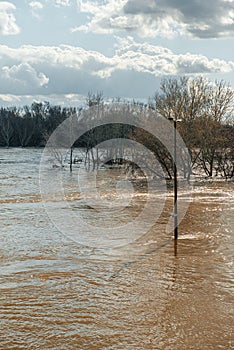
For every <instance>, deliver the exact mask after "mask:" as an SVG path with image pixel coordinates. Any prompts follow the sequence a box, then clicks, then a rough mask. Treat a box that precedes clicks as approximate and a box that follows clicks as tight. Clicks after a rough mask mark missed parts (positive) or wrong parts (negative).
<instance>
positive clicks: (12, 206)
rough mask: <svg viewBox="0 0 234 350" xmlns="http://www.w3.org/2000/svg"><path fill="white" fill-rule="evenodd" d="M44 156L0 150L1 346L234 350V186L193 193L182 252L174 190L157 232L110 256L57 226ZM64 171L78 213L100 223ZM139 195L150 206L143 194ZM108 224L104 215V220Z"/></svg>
mask: <svg viewBox="0 0 234 350" xmlns="http://www.w3.org/2000/svg"><path fill="white" fill-rule="evenodd" d="M41 154H42V150H40V149H8V150H7V149H0V206H1V211H0V241H1V245H0V266H1V270H0V349H1V350H8V349H15V350H16V349H17V350H20V349H30V350H34V349H35V350H37V349H41V350H46V349H54V350H55V349H56V350H60V349H61V350H62V349H64V350H69V349H74V350H78V349H79V350H86V349H87V350H94V349H100V350H101V349H102V350H104V349H105V350H107V349H113V350H125V349H126V350H128V349H129V350H138V349H139V350H140V349H146V350H148V349H149V350H150V349H155V350H157V349H162V350H218V349H224V350H228V349H233V348H234V343H233V342H232V339H233V249H234V238H233V237H234V231H233V230H234V184H233V183H219V184H217V183H216V184H208V185H203V184H200V185H199V186H198V185H197V186H195V187H194V189H193V193H192V197H193V201H192V203H191V204H190V206H189V209H188V211H187V213H186V215H185V217H184V219H183V221H182V222H181V223H180V226H179V240H178V243H177V247H175V245H174V242H173V240H172V233H169V234H168V233H167V232H166V229H165V227H166V222H167V216H168V213H169V212H170V210H172V209H171V204H172V203H173V195H172V194H173V193H170V192H169V193H168V195H167V199H166V203H165V206H164V209H163V212H162V214H161V215H160V217H159V219H158V220H157V221H156V222H155V224H154V225H153V226H152V228H151V229H150V231H149V232H148V233H147V234H146V235H143V236H142V237H140V238H139V239H137V240H136V241H134V242H132V243H130V244H129V245H127V246H125V247H122V248H119V249H116V250H115V253H113V254H110V253H109V252H105V250H101V249H96V250H95V248H93V247H90V246H89V245H87V246H85V245H81V244H79V243H77V242H74V241H72V240H71V239H70V238H69V237H67V236H66V235H64V234H63V233H62V232H60V231H59V230H58V229H57V228H56V227H55V225H54V223H53V222H51V220H50V219H49V217H48V215H47V211H46V210H45V207H44V205H43V203H42V201H41V196H40V190H39V164H40V159H41ZM51 171H52V172H53V171H54V172H57V171H61V170H59V169H52V170H51ZM63 172H64V175H63V176H64V179H65V182H66V186H67V188H68V192H69V193H68V197H69V196H70V197H69V201H70V202H71V205H72V206H73V207H72V210H76V211H78V212H82V215H84V216H86V218H87V219H89V220H94V218H95V215H92V213H90V210H91V209H90V207H89V206H88V205H87V206H85V205H84V203H83V202H82V205H81V204H80V203H81V202H80V200H81V199H80V198H79V194H78V193H77V189H76V176H77V174H76V171H74V173H73V174H72V175H70V174H69V169H67V170H63ZM103 173H104V175H103V176H104V178H105V176H107V175H106V173H105V172H104V171H103ZM52 174H53V173H52ZM109 192H110V193H109V194H108V191H107V194H106V195H107V196H108V195H111V191H109ZM133 196H134V206H133V207H132V208H135V209H136V210H141V207H142V206H143V205H144V200H145V196H144V191H143V190H142V191H141V190H140V189H139V188H138V189H137V190H136V191H135V192H134V194H133ZM68 197H67V198H68ZM153 200H154V199H153ZM155 201H157V197H156V196H155ZM52 205H54V208H55V210H56V208H57V207H56V205H57V204H56V203H54V204H53V203H52ZM152 207H153V206H152ZM137 208H138V209H137ZM103 209H105V208H103ZM135 209H134V210H135ZM129 210H130V211H129V213H130V212H131V215H132V216H134V213H133V209H131V208H130V209H129ZM152 210H153V208H152ZM129 213H128V212H124V215H123V216H124V218H125V220H128V215H130V214H129ZM109 218H110V215H109V212H108V211H105V210H103V212H102V219H101V220H102V222H104V223H105V224H106V223H108V220H109ZM123 220H124V219H123ZM103 225H104V224H103ZM99 226H100V223H99ZM101 229H102V228H101V226H100V231H101Z"/></svg>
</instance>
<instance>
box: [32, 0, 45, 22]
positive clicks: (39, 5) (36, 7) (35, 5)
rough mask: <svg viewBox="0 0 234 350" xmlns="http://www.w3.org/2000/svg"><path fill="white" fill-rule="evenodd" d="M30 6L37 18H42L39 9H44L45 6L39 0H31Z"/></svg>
mask: <svg viewBox="0 0 234 350" xmlns="http://www.w3.org/2000/svg"><path fill="white" fill-rule="evenodd" d="M29 6H30V7H31V11H32V15H33V16H34V17H35V18H38V19H40V15H39V13H38V11H40V10H42V9H43V7H44V6H43V4H42V3H41V2H39V1H31V2H30V3H29Z"/></svg>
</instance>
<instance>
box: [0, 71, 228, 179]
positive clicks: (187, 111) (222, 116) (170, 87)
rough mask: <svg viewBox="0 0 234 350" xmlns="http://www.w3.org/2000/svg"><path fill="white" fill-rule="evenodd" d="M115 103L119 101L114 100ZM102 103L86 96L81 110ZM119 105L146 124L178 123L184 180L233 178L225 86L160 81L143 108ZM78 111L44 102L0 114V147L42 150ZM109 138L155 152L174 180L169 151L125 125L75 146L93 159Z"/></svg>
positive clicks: (200, 81) (87, 137)
mask: <svg viewBox="0 0 234 350" xmlns="http://www.w3.org/2000/svg"><path fill="white" fill-rule="evenodd" d="M115 102H121V100H120V99H117V100H116V101H115ZM106 103H107V102H105V100H104V97H103V93H102V92H97V93H91V92H90V93H88V96H87V99H86V106H85V107H84V108H86V109H92V108H93V107H94V106H96V107H98V108H101V107H102V106H103V105H104V104H106ZM122 103H123V101H122ZM124 103H125V104H126V105H130V106H131V105H132V106H133V105H134V106H135V105H137V106H138V107H139V108H140V110H141V111H142V115H143V116H145V118H149V115H150V117H151V118H156V117H157V116H161V117H163V118H166V119H171V117H173V118H175V119H177V120H178V119H180V120H181V122H180V123H178V131H179V132H180V134H181V136H182V138H183V140H184V142H185V144H186V146H187V149H188V151H189V156H190V157H187V158H186V157H184V159H183V162H184V176H185V177H187V178H189V177H190V175H191V174H192V173H193V172H195V173H196V172H198V173H199V172H202V173H203V174H204V175H205V176H207V177H213V176H221V177H224V178H226V179H228V178H233V176H234V143H233V139H234V114H233V113H234V91H233V89H232V88H231V87H230V86H229V85H228V84H227V83H226V82H224V81H216V82H210V81H208V80H206V79H205V78H203V77H197V78H193V79H191V78H189V77H181V78H167V79H162V80H161V84H160V89H159V91H157V92H156V93H155V94H154V96H152V97H151V98H149V100H148V102H147V103H145V104H143V103H139V102H135V101H131V102H126V101H125V102H124ZM81 110H82V108H81V107H78V108H66V107H61V106H52V105H50V103H49V102H43V103H42V102H41V103H36V102H34V103H33V104H32V105H31V106H30V107H29V106H24V107H23V108H17V107H14V108H1V109H0V146H1V147H40V146H45V144H46V142H47V140H48V138H49V136H50V135H51V134H52V133H53V131H54V130H55V129H56V128H57V126H58V125H60V124H61V123H62V122H63V121H64V120H65V119H67V118H68V117H70V116H71V115H78V114H79V113H80V112H81ZM110 135H111V137H112V138H114V137H115V138H129V139H133V140H137V141H138V142H139V141H140V142H141V143H143V144H144V145H145V146H146V147H147V148H149V149H150V150H151V151H152V152H154V154H155V155H156V157H157V159H158V160H159V162H160V164H161V165H162V167H163V169H164V171H165V174H166V176H167V177H168V178H171V177H172V176H173V160H172V157H171V155H170V154H169V152H168V150H166V149H165V147H163V145H161V144H160V142H159V141H158V140H157V139H155V138H154V137H152V135H150V134H147V133H146V132H145V131H144V130H143V129H141V130H139V129H137V128H134V127H131V126H130V125H124V124H114V125H106V126H104V127H99V128H96V129H91V130H89V131H88V132H86V133H85V134H84V135H83V136H82V137H81V138H80V139H79V140H78V141H77V142H76V143H75V146H83V147H86V149H87V154H88V152H91V155H92V157H93V158H94V155H93V153H92V152H93V151H92V147H93V146H95V145H96V144H98V143H99V142H101V141H104V140H105V139H108V137H110ZM121 152H122V153H123V150H122V151H121ZM122 155H123V154H122ZM120 156H121V155H120ZM120 158H121V157H120ZM97 159H98V156H97Z"/></svg>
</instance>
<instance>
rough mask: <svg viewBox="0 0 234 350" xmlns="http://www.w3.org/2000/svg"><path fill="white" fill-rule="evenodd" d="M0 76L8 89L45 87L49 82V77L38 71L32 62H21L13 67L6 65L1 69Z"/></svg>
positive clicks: (20, 89) (23, 89) (19, 89)
mask: <svg viewBox="0 0 234 350" xmlns="http://www.w3.org/2000/svg"><path fill="white" fill-rule="evenodd" d="M0 78H1V80H2V81H3V82H4V85H5V86H6V89H10V88H11V87H12V88H13V91H14V92H15V91H17V90H16V89H18V91H26V90H27V89H28V88H29V89H30V88H31V89H33V90H35V88H38V87H43V86H45V85H47V84H48V82H49V78H48V77H47V76H46V75H45V74H44V73H41V72H39V73H38V72H37V71H36V70H35V69H34V68H33V67H32V66H31V65H30V64H28V63H20V64H19V65H13V66H11V67H9V66H4V67H2V69H1V71H0Z"/></svg>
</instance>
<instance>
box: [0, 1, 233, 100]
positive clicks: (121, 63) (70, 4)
mask: <svg viewBox="0 0 234 350" xmlns="http://www.w3.org/2000/svg"><path fill="white" fill-rule="evenodd" d="M233 37H234V1H232V0H207V1H204V0H190V1H188V0H96V1H91V0H90V1H89V0H83V1H82V0H78V1H77V0H38V1H31V0H11V1H0V82H1V84H0V105H2V106H12V105H22V104H31V103H32V102H33V101H43V100H46V101H50V102H51V103H52V104H63V105H66V106H76V105H78V104H80V103H82V101H84V99H85V97H86V96H87V93H88V92H89V91H92V92H96V91H103V94H104V96H105V97H107V98H115V97H121V98H135V99H139V100H142V99H146V100H147V99H148V97H151V96H153V95H154V93H155V91H156V90H157V89H158V87H159V83H160V80H161V79H162V78H164V77H171V76H180V75H185V74H186V75H193V76H194V75H201V74H202V75H205V76H206V77H207V78H208V79H211V80H214V79H218V80H221V79H224V80H225V81H226V82H229V83H230V84H231V86H232V87H233V88H234V53H233V52H234V50H233V48H234V38H233Z"/></svg>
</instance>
